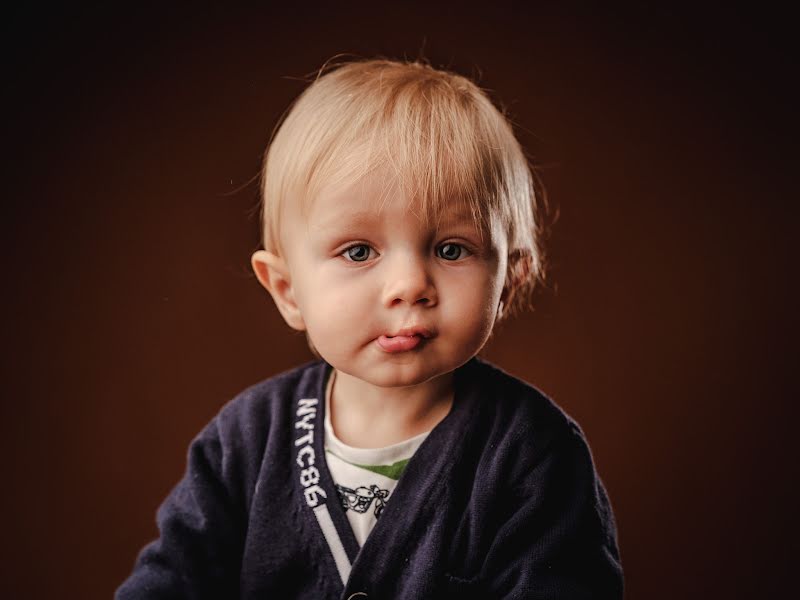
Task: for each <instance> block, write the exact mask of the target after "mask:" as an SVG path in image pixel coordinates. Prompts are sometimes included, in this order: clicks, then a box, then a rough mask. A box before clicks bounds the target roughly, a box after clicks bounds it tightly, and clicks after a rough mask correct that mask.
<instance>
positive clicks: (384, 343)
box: [378, 335, 422, 352]
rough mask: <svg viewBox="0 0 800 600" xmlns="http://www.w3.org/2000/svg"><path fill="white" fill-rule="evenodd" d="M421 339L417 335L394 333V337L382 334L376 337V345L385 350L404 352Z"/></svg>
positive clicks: (413, 346)
mask: <svg viewBox="0 0 800 600" xmlns="http://www.w3.org/2000/svg"><path fill="white" fill-rule="evenodd" d="M421 339H422V338H421V337H419V336H418V335H396V336H394V337H389V336H386V335H382V336H381V337H379V338H378V345H379V346H380V347H381V348H383V349H384V350H385V351H386V352H404V351H405V350H411V349H412V348H416V346H417V344H419V342H420V340H421Z"/></svg>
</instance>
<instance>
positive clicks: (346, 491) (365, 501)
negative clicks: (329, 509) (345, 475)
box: [334, 483, 390, 519]
mask: <svg viewBox="0 0 800 600" xmlns="http://www.w3.org/2000/svg"><path fill="white" fill-rule="evenodd" d="M334 485H335V486H336V491H337V492H338V493H339V498H340V499H341V501H342V508H344V510H345V512H347V511H348V510H353V511H355V512H357V513H361V514H364V513H365V512H367V511H368V510H369V507H370V505H371V504H372V502H373V501H374V502H375V518H376V519H377V518H378V517H380V516H381V513H382V512H383V509H384V508H385V507H386V500H387V499H388V498H389V493H390V492H389V490H382V489H381V488H379V487H378V486H377V485H375V484H372V485H370V486H369V487H366V486H359V487H357V488H356V489H354V490H352V489H350V488H348V487H345V486H343V485H339V484H338V483H336V484H334Z"/></svg>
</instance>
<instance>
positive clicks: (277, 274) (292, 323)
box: [250, 250, 306, 331]
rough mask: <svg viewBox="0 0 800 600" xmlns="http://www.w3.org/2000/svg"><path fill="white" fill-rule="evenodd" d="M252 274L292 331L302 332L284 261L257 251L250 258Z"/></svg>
mask: <svg viewBox="0 0 800 600" xmlns="http://www.w3.org/2000/svg"><path fill="white" fill-rule="evenodd" d="M250 264H251V265H252V266H253V272H254V273H255V275H256V278H257V279H258V281H259V283H260V284H261V285H262V286H263V287H264V289H265V290H267V291H268V292H269V293H270V295H271V296H272V299H273V300H274V301H275V305H276V306H277V307H278V310H279V311H280V313H281V316H282V317H283V319H284V320H285V321H286V323H287V325H289V327H291V328H292V329H297V330H298V331H304V330H305V328H306V325H305V322H304V321H303V315H302V314H301V312H300V307H299V306H298V305H297V301H296V299H295V297H294V289H293V288H292V279H291V275H290V273H289V267H288V265H287V264H286V260H285V259H283V258H282V257H280V256H278V255H277V254H272V253H271V252H267V251H266V250H258V251H256V252H254V253H253V256H252V257H251V258H250Z"/></svg>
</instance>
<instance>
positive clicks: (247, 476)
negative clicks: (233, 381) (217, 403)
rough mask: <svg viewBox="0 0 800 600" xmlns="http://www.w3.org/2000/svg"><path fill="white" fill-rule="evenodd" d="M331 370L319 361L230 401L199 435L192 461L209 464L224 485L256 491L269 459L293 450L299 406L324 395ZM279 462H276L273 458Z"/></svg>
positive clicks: (193, 443) (247, 390)
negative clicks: (301, 399) (291, 443)
mask: <svg viewBox="0 0 800 600" xmlns="http://www.w3.org/2000/svg"><path fill="white" fill-rule="evenodd" d="M327 368H328V366H327V364H326V363H325V362H324V361H321V360H318V361H313V362H309V363H306V364H304V365H301V366H299V367H295V368H293V369H291V370H288V371H285V372H282V373H279V374H277V375H274V376H272V377H269V378H267V379H264V380H262V381H260V382H258V383H255V384H253V385H251V386H249V387H247V388H245V389H244V390H242V391H241V392H240V393H238V394H237V395H236V396H235V397H234V398H233V399H231V400H229V401H228V402H227V403H226V404H225V405H224V406H223V407H222V408H221V409H220V410H219V412H218V413H217V414H216V416H215V417H214V418H213V419H211V421H210V422H209V423H208V424H207V425H206V426H205V427H204V428H203V430H202V431H200V433H198V434H197V436H196V437H195V439H194V440H193V441H192V444H191V447H190V449H189V460H190V461H191V460H193V458H194V459H199V460H202V461H203V462H206V463H209V464H211V465H212V466H213V468H214V469H215V470H217V471H218V472H219V476H220V477H221V478H222V479H223V480H224V481H228V482H230V483H231V485H235V486H236V487H240V488H241V489H240V491H242V492H243V493H246V492H245V490H249V489H252V485H254V483H255V479H256V478H257V476H258V472H259V470H260V467H261V463H262V461H263V460H264V459H265V455H266V454H267V453H268V452H270V450H269V444H270V442H271V443H272V446H271V447H272V448H273V451H274V452H278V450H275V449H276V448H277V449H281V448H288V447H289V444H288V443H282V441H284V442H285V441H286V440H288V439H289V436H291V435H292V430H291V419H292V416H291V415H292V412H293V410H294V408H293V406H294V402H295V399H296V398H299V397H314V394H316V392H317V390H319V389H321V387H322V385H323V379H324V376H325V374H326V372H327ZM272 458H276V456H272Z"/></svg>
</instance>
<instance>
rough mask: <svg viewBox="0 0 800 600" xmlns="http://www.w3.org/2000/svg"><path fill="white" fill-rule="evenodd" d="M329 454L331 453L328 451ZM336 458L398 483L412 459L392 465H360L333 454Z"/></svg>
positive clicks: (405, 459)
mask: <svg viewBox="0 0 800 600" xmlns="http://www.w3.org/2000/svg"><path fill="white" fill-rule="evenodd" d="M328 452H331V451H330V450H328ZM331 454H333V455H334V456H335V457H336V458H339V459H341V460H344V462H346V463H347V464H350V465H353V466H354V467H359V468H361V469H366V470H367V471H372V472H373V473H377V474H378V475H383V476H384V477H388V478H389V479H394V480H395V481H397V480H398V479H400V475H402V474H403V471H404V470H405V468H406V465H407V464H408V461H409V460H411V459H410V458H404V459H403V460H398V461H397V462H396V463H392V464H391V465H359V464H358V463H354V462H350V461H349V460H345V459H344V458H342V457H341V456H339V455H338V454H334V453H333V452H331Z"/></svg>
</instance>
